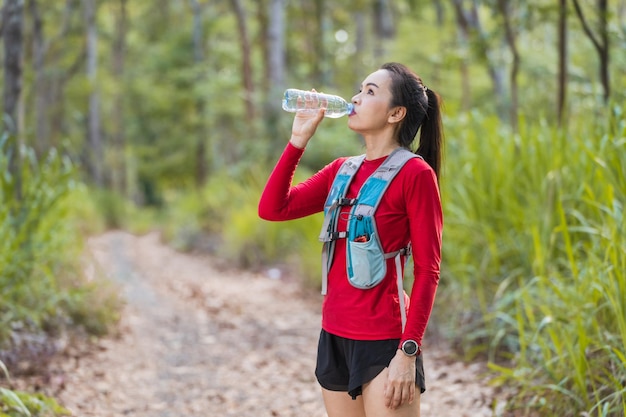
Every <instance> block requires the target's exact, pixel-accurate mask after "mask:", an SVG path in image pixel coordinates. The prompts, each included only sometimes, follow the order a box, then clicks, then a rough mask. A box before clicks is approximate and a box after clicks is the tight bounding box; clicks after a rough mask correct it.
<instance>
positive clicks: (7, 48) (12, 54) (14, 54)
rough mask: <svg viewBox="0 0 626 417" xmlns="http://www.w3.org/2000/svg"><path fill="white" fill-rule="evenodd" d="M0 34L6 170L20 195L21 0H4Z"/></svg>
mask: <svg viewBox="0 0 626 417" xmlns="http://www.w3.org/2000/svg"><path fill="white" fill-rule="evenodd" d="M3 12H4V13H3V22H2V32H3V33H2V35H3V41H4V94H3V104H4V127H5V129H6V133H8V146H7V149H6V152H7V156H8V160H9V167H8V168H9V174H10V175H11V178H12V181H13V195H14V197H15V199H16V200H17V201H20V200H21V199H22V178H21V174H20V173H21V169H20V165H21V161H20V138H19V128H18V126H19V123H18V107H19V101H20V94H21V92H22V54H23V45H22V42H23V37H24V33H23V21H24V2H23V0H6V1H5V3H4V10H3Z"/></svg>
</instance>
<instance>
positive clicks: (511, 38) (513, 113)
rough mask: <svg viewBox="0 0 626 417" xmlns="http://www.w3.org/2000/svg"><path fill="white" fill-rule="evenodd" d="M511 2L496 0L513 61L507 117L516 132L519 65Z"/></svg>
mask: <svg viewBox="0 0 626 417" xmlns="http://www.w3.org/2000/svg"><path fill="white" fill-rule="evenodd" d="M511 7H512V5H511V2H510V1H509V0H498V9H499V11H500V14H501V15H502V18H503V21H504V34H505V39H506V43H507V45H508V46H509V49H510V51H511V55H512V56H513V62H512V63H511V72H510V73H509V83H510V88H511V104H510V106H509V117H510V119H511V127H512V128H513V131H514V132H517V113H518V108H519V99H518V83H517V76H518V73H519V67H520V54H519V51H518V49H517V39H516V35H515V31H514V30H513V24H512V22H511V20H512V17H511Z"/></svg>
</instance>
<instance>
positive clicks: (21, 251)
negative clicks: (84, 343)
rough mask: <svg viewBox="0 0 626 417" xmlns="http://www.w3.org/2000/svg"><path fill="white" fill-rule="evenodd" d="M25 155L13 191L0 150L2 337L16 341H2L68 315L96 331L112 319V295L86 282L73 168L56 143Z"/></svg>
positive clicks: (50, 328) (58, 323) (53, 325)
mask: <svg viewBox="0 0 626 417" xmlns="http://www.w3.org/2000/svg"><path fill="white" fill-rule="evenodd" d="M1 147H2V144H1V143H0V149H1ZM23 155H24V156H25V158H23V159H22V162H23V163H22V167H21V175H22V196H21V198H18V197H17V196H16V194H15V192H14V188H15V179H14V178H12V177H11V176H10V175H9V174H8V171H7V160H6V157H5V153H4V152H0V173H1V174H2V175H0V201H1V202H2V204H0V214H1V215H0V287H1V288H2V289H3V296H2V301H1V303H0V345H3V347H7V348H8V349H11V348H16V347H11V346H5V345H6V344H7V342H8V340H9V339H10V336H11V333H12V332H13V331H14V329H19V331H22V332H33V333H39V332H41V331H46V332H49V333H53V332H54V330H55V329H57V328H59V327H60V326H64V325H65V324H66V323H67V322H68V321H70V322H72V323H73V324H74V325H77V326H80V325H84V326H85V327H86V328H87V329H88V330H91V331H95V332H96V333H102V328H103V327H107V326H108V325H110V324H111V323H113V322H114V321H115V319H116V316H115V314H114V308H113V305H114V304H115V301H114V300H115V299H116V298H115V296H114V295H112V294H108V295H107V294H106V293H105V294H100V291H101V287H100V286H99V285H96V284H95V282H94V283H93V285H88V286H86V285H85V283H86V279H87V277H85V276H84V273H83V271H82V268H83V265H82V264H81V263H80V260H81V251H82V239H81V238H80V235H79V227H80V225H79V224H78V223H76V224H75V223H73V222H72V218H73V216H74V215H75V213H80V210H81V209H82V208H83V207H84V203H85V200H82V201H81V197H80V196H79V195H80V194H81V193H82V192H84V190H83V188H82V187H81V186H80V184H79V183H77V182H76V180H75V176H76V172H75V168H74V166H73V164H72V163H71V162H70V161H69V159H68V158H66V157H63V156H61V155H59V154H58V153H57V152H56V151H55V150H52V151H51V152H50V153H49V154H48V155H47V156H46V158H45V159H43V160H42V161H41V162H38V161H37V160H36V158H35V157H34V155H33V153H32V150H30V149H28V148H24V150H23ZM77 207H78V210H76V208H77ZM75 210H76V211H75ZM94 300H99V302H98V303H94V302H93V301H94ZM94 317H97V319H96V321H97V322H98V323H99V325H96V324H95V323H94V322H93V320H94ZM99 326H100V327H99ZM17 348H18V349H19V347H17Z"/></svg>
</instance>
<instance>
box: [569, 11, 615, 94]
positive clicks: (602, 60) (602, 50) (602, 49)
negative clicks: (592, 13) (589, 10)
mask: <svg viewBox="0 0 626 417" xmlns="http://www.w3.org/2000/svg"><path fill="white" fill-rule="evenodd" d="M572 1H573V2H574V10H576V15H577V16H578V19H579V20H580V23H581V24H582V26H583V30H584V31H585V34H586V35H587V37H588V38H589V40H590V41H591V43H592V44H593V46H594V48H595V49H596V51H597V53H598V58H599V63H598V67H599V69H598V72H599V73H600V82H601V83H602V89H603V90H604V94H603V98H604V102H605V104H606V103H608V102H609V98H610V97H611V81H610V76H609V48H610V46H609V29H608V0H598V5H597V8H598V16H599V24H598V26H599V27H598V31H599V32H600V35H599V36H600V39H597V38H596V35H595V34H594V33H593V31H592V30H591V27H590V26H589V23H588V22H587V19H586V17H585V14H584V13H583V12H582V9H581V8H580V4H579V2H578V0H572Z"/></svg>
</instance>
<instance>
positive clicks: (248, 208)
mask: <svg viewBox="0 0 626 417" xmlns="http://www.w3.org/2000/svg"><path fill="white" fill-rule="evenodd" d="M260 172H265V174H263V175H259V173H260ZM307 172H308V171H307V170H306V169H301V170H300V171H299V173H298V175H297V177H296V181H297V178H303V177H304V176H305V175H306V173H307ZM267 175H269V170H268V169H267V168H259V167H249V168H246V169H245V172H242V173H240V174H238V175H233V173H232V172H222V173H220V174H216V175H214V176H213V177H211V180H210V181H209V182H208V183H207V185H206V186H205V187H204V188H203V189H202V191H201V192H198V193H192V194H186V195H185V196H183V197H182V198H179V199H176V200H174V201H173V202H172V204H171V205H170V209H169V211H168V216H167V217H168V220H167V221H166V223H165V230H164V236H165V238H166V240H168V241H170V243H171V244H172V245H173V246H175V247H177V248H179V249H181V250H198V249H201V250H208V251H210V252H212V253H214V254H216V255H218V256H219V257H220V258H222V259H225V260H228V261H230V262H231V264H233V265H237V266H240V267H245V268H250V269H254V270H259V269H262V268H263V267H268V266H271V265H280V266H287V267H288V268H289V270H290V271H292V272H294V273H296V274H297V275H298V276H299V277H300V278H302V279H303V282H308V283H309V285H317V284H319V274H320V262H319V256H318V255H319V252H320V248H321V246H320V243H319V242H318V240H317V235H318V232H319V228H320V227H321V218H320V217H319V216H312V217H309V218H305V219H300V220H294V221H290V222H285V223H276V222H267V221H264V220H261V219H260V218H259V216H258V213H257V207H258V201H259V197H260V195H261V191H262V189H263V186H264V185H265V179H266V176H267ZM314 230H315V232H313V231H314ZM312 253H313V254H315V255H313V256H311V254H312Z"/></svg>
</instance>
